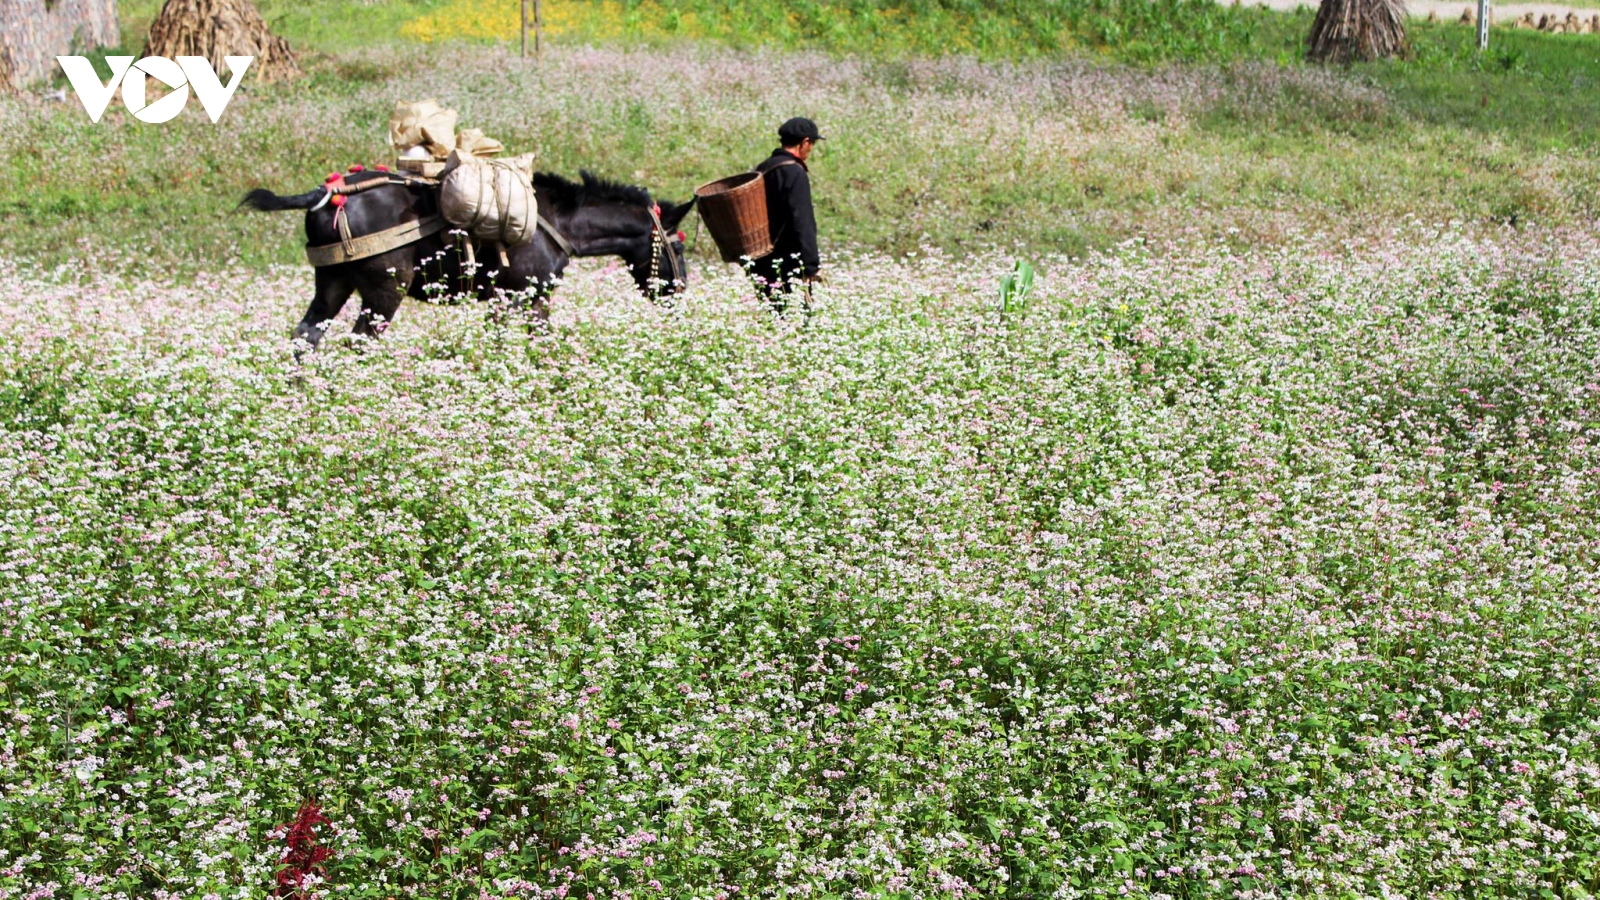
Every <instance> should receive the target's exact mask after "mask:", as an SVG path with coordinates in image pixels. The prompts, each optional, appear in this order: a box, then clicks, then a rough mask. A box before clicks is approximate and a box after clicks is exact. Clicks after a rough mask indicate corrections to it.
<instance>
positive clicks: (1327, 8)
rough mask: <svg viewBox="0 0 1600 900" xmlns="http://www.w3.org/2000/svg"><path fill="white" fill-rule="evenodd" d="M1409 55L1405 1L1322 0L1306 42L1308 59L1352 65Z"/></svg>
mask: <svg viewBox="0 0 1600 900" xmlns="http://www.w3.org/2000/svg"><path fill="white" fill-rule="evenodd" d="M1405 52H1406V7H1405V3H1404V2H1403V0H1322V5H1321V6H1319V7H1318V8H1317V19H1316V21H1315V22H1313V23H1312V24H1311V37H1310V38H1308V39H1307V41H1306V57H1307V58H1308V59H1311V60H1314V61H1316V62H1334V63H1348V62H1356V61H1361V60H1371V59H1388V58H1389V57H1393V56H1401V55H1403V54H1404V53H1405Z"/></svg>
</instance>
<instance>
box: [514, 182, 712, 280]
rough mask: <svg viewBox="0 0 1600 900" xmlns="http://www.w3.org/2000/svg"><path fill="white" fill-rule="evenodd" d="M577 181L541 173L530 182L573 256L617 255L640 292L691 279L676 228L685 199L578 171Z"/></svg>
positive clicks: (687, 207)
mask: <svg viewBox="0 0 1600 900" xmlns="http://www.w3.org/2000/svg"><path fill="white" fill-rule="evenodd" d="M580 174H581V175H582V180H581V181H569V180H567V179H565V178H562V177H561V176H560V175H555V174H553V173H549V172H539V173H537V174H536V175H534V179H533V183H534V187H535V188H536V189H537V190H538V191H539V204H540V207H541V210H549V215H550V216H551V217H552V218H553V219H554V220H555V222H556V224H557V226H558V227H559V228H560V230H561V231H562V232H563V233H564V234H565V235H566V237H567V238H568V239H570V241H571V245H572V248H573V249H572V255H574V256H620V257H621V258H622V261H623V262H624V263H626V264H627V266H628V272H629V274H631V275H632V276H633V282H634V284H636V285H638V287H639V292H640V293H642V294H644V295H645V296H646V297H650V298H661V297H670V296H671V295H673V294H676V293H678V292H679V291H682V290H683V289H684V286H685V285H686V283H687V282H688V280H689V261H688V259H687V257H686V254H685V253H684V247H683V238H682V236H681V232H680V231H679V230H678V227H679V225H681V224H682V223H683V220H684V217H686V216H688V215H689V211H690V210H692V209H694V201H693V200H690V201H689V202H688V203H681V204H680V203H657V202H656V201H655V200H654V199H653V198H652V197H651V196H650V192H649V191H647V190H645V189H644V188H642V187H637V186H635V185H631V184H622V183H620V182H616V181H611V180H609V179H605V178H601V177H599V176H597V175H594V174H592V173H590V172H580Z"/></svg>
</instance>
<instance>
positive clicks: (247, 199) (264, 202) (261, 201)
mask: <svg viewBox="0 0 1600 900" xmlns="http://www.w3.org/2000/svg"><path fill="white" fill-rule="evenodd" d="M325 193H327V192H326V191H324V190H323V189H322V188H316V189H315V190H310V191H306V192H305V193H304V194H295V195H294V196H292V197H280V196H278V195H277V194H274V193H273V192H271V191H269V190H267V189H266V188H256V189H255V190H253V191H251V192H250V193H248V194H245V195H244V199H243V200H240V201H239V205H240V206H248V207H250V208H251V209H259V210H261V211H262V212H276V211H278V210H280V209H310V208H311V207H313V206H316V205H317V201H319V200H321V199H322V196H323V194H325Z"/></svg>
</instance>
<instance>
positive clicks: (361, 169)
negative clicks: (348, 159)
mask: <svg viewBox="0 0 1600 900" xmlns="http://www.w3.org/2000/svg"><path fill="white" fill-rule="evenodd" d="M366 170H367V167H366V166H363V165H362V164H361V163H356V164H355V165H352V166H351V167H350V171H352V172H365V171H366Z"/></svg>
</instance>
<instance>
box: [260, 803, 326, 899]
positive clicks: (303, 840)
mask: <svg viewBox="0 0 1600 900" xmlns="http://www.w3.org/2000/svg"><path fill="white" fill-rule="evenodd" d="M328 824H331V823H330V822H329V821H328V817H327V816H325V815H323V814H322V807H320V806H318V805H317V804H316V802H315V801H312V800H307V801H306V802H304V803H302V804H300V811H299V812H298V813H296V814H295V817H294V821H293V822H290V823H289V824H287V825H283V826H281V829H282V830H283V832H284V840H285V842H287V843H288V845H289V846H288V847H287V848H286V849H285V850H284V853H283V868H282V869H279V870H278V889H277V890H275V891H273V892H272V896H274V897H304V896H306V880H307V879H309V878H310V877H311V876H313V875H315V876H317V877H318V878H324V879H325V878H327V871H326V870H325V869H324V868H323V865H322V864H323V863H325V862H327V860H328V858H329V857H331V856H333V848H332V847H319V846H317V826H318V825H328Z"/></svg>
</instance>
